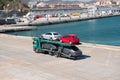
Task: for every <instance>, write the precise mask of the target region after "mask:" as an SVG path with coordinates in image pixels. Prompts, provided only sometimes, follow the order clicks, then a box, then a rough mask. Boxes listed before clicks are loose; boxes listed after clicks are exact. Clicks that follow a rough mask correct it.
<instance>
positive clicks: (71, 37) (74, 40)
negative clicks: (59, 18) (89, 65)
mask: <svg viewBox="0 0 120 80" xmlns="http://www.w3.org/2000/svg"><path fill="white" fill-rule="evenodd" d="M60 41H61V42H64V43H70V44H76V43H80V39H79V38H78V37H77V36H76V35H75V34H67V35H64V36H61V37H60Z"/></svg>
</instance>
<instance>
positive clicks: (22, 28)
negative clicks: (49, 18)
mask: <svg viewBox="0 0 120 80" xmlns="http://www.w3.org/2000/svg"><path fill="white" fill-rule="evenodd" d="M33 29H36V27H35V26H32V27H31V26H17V25H0V33H4V32H13V31H25V30H33Z"/></svg>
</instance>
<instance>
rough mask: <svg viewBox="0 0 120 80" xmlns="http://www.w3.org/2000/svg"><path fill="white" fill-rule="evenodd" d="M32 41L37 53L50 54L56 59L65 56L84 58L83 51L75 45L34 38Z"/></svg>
mask: <svg viewBox="0 0 120 80" xmlns="http://www.w3.org/2000/svg"><path fill="white" fill-rule="evenodd" d="M32 40H33V50H34V51H35V53H48V54H50V55H55V56H56V57H62V56H63V57H67V58H72V59H77V58H78V57H80V56H82V51H81V50H80V49H78V48H77V47H76V46H75V45H73V44H69V43H62V42H60V41H51V40H44V39H41V38H40V37H35V38H32Z"/></svg>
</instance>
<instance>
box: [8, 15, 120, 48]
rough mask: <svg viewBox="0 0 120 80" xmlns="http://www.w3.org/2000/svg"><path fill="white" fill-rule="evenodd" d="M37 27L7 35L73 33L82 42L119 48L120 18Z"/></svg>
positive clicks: (34, 35)
mask: <svg viewBox="0 0 120 80" xmlns="http://www.w3.org/2000/svg"><path fill="white" fill-rule="evenodd" d="M37 27H38V28H37V29H36V30H32V31H19V32H9V33H7V34H12V35H21V36H33V37H39V36H40V35H41V34H43V33H46V32H53V31H54V32H59V33H60V34H62V35H65V34H70V33H73V34H76V35H77V36H78V37H79V38H80V39H81V41H82V42H87V43H94V44H104V45H113V46H120V16H116V17H109V18H101V19H93V20H86V21H79V22H70V23H62V24H54V25H45V26H37Z"/></svg>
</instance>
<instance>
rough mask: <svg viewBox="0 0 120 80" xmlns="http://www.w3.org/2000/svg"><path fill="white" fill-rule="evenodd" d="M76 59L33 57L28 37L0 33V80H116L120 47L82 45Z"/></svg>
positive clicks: (41, 55) (117, 79) (119, 62)
mask: <svg viewBox="0 0 120 80" xmlns="http://www.w3.org/2000/svg"><path fill="white" fill-rule="evenodd" d="M78 47H79V48H80V49H81V50H82V52H83V57H81V58H79V59H78V60H75V61H74V60H70V59H66V58H56V57H55V56H50V55H47V54H41V53H39V54H36V53H35V52H34V51H33V48H32V38H31V37H22V36H11V35H5V34H0V70H1V72H0V79H1V80H10V79H12V80H33V79H34V80H80V79H82V80H119V79H120V76H119V75H120V67H119V66H120V47H115V46H106V45H97V44H88V43H82V44H81V45H78Z"/></svg>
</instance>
